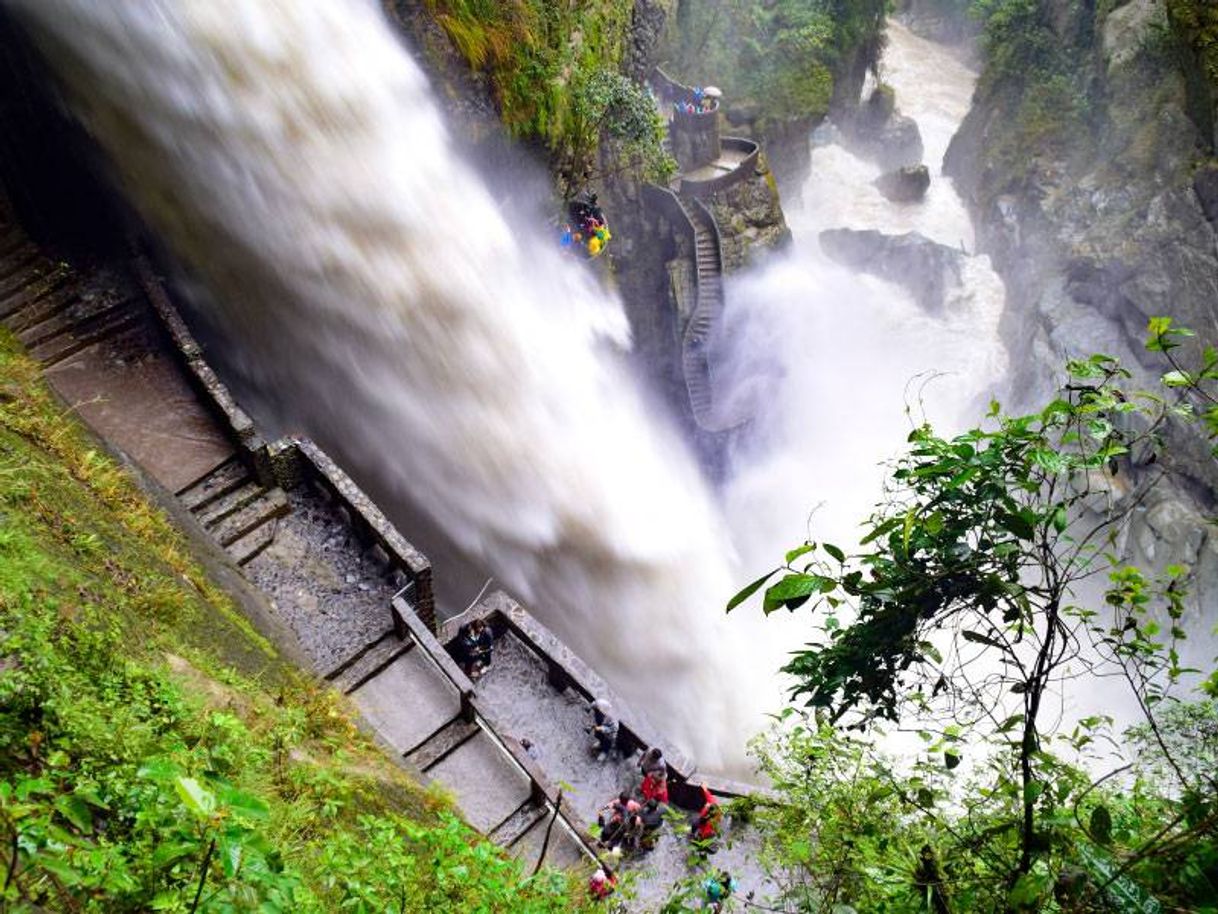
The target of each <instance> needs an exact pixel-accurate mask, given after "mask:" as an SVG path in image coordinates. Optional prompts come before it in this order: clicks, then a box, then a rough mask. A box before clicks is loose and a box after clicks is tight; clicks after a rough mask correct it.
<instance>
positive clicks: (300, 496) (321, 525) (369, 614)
mask: <svg viewBox="0 0 1218 914" xmlns="http://www.w3.org/2000/svg"><path fill="white" fill-rule="evenodd" d="M288 499H289V501H290V502H291V504H292V513H291V514H289V515H288V516H287V517H284V518H280V519H279V520H278V521H277V524H278V527H277V528H276V530H275V541H274V542H273V543H272V544H271V545H270V546H268V547H267V548H266V550H265V551H263V552H262V554H261V555H259V556H258V557H257V558H255V559H254V560H253V561H252V562H250V563H249V564H248V565H246V566H245V573H246V575H247V576H248V577H249V578H250V580H251V581H253V582H254V584H256V585H257V586H258V587H259V588H261V589H262V590H263V592H265V593H266V594H267V595H268V596H269V597H270V598H271V601H272V602H271V606H272V609H273V610H274V611H275V612H276V613H277V614H278V615H279V617H280V618H281V619H282V620H283V621H284V622H285V623H287V624H288V625H289V626H290V627H291V628H292V630H293V631H294V632H295V633H296V636H297V637H298V638H299V639H300V643H301V644H302V645H303V647H304V649H305V651H306V653H308V655H309V657H310V659H312V660H313V662H314V664H315V666H316V668H317V670H318V671H319V672H322V673H327V672H329V671H330V670H332V669H334V668H335V667H336V666H338V665H339V664H340V663H341V662H342V661H343V660H346V659H347V658H348V657H350V656H351V655H352V654H354V653H355V652H356V651H358V650H360V649H361V648H363V647H364V646H365V645H367V644H369V643H370V642H372V641H375V640H376V639H377V638H379V637H380V636H381V635H383V634H384V633H385V632H387V631H388V630H389V629H390V628H391V627H392V621H391V619H390V615H389V601H390V599H391V598H392V597H393V585H392V584H391V583H390V582H389V581H388V580H387V579H386V577H385V574H384V571H383V570H382V568H381V566H380V565H379V564H378V563H377V562H376V561H374V560H373V559H371V558H369V557H367V556H366V554H365V549H364V547H363V546H362V544H361V543H360V542H359V540H358V539H357V538H356V537H355V534H354V533H353V532H352V531H351V529H350V528H349V527H348V526H347V525H346V524H345V523H344V522H343V519H342V518H341V517H340V516H339V513H338V511H337V509H336V508H335V506H334V505H332V504H331V503H330V502H328V501H327V500H326V499H325V498H323V497H322V496H321V495H319V494H318V493H317V492H316V490H314V489H313V488H312V487H310V486H302V487H300V488H297V489H294V490H293V491H291V492H289V493H288Z"/></svg>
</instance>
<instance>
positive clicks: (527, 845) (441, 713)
mask: <svg viewBox="0 0 1218 914" xmlns="http://www.w3.org/2000/svg"><path fill="white" fill-rule="evenodd" d="M416 637H417V635H411V634H408V635H406V636H405V637H401V636H399V634H398V633H397V632H395V631H394V630H389V631H386V632H385V633H384V634H383V635H381V637H380V638H378V639H377V640H375V641H373V642H372V643H370V644H368V645H366V646H365V647H363V648H362V649H360V650H359V651H357V652H356V653H354V654H353V655H352V656H350V657H349V658H347V659H346V660H345V661H343V662H342V663H341V664H339V665H338V666H337V667H335V668H334V669H333V670H331V671H330V672H329V673H327V674H326V676H325V678H326V679H327V680H328V681H329V682H330V683H331V684H333V686H334V687H335V688H337V689H339V690H340V691H342V692H343V693H345V694H347V695H350V696H351V698H352V700H353V701H354V702H355V705H356V707H358V708H359V709H360V712H361V713H362V714H363V715H364V717H365V718H366V719H367V720H368V721H369V723H371V724H372V726H373V727H375V728H376V730H377V734H378V736H379V738H380V739H381V740H382V741H383V742H384V743H385V744H386V745H387V746H388V748H389V749H391V750H392V751H393V752H395V753H397V754H398V755H400V756H401V757H402V758H404V759H405V760H406V761H408V762H410V763H411V764H412V765H413V766H414V767H416V768H417V769H418V770H419V771H421V772H423V773H424V774H425V775H426V776H427V777H428V778H430V779H432V780H435V781H438V782H439V783H441V784H443V785H444V786H445V787H446V788H448V789H449V790H451V791H452V792H453V793H454V795H455V796H456V799H457V802H458V803H459V804H460V806H461V809H462V812H463V813H464V814H465V818H466V820H467V821H468V822H469V823H470V824H471V825H473V826H474V827H475V828H477V829H478V830H479V831H481V832H482V833H483V834H484V835H486V836H487V837H488V838H489V839H490V840H491V841H493V842H495V843H496V844H498V845H499V846H500V847H503V848H504V849H505V850H507V851H508V853H510V854H512V855H513V856H515V857H517V858H519V859H520V860H521V861H522V862H524V863H525V864H526V865H529V864H531V863H533V862H534V861H536V859H537V857H538V856H539V854H540V852H541V846H542V844H543V843H544V841H545V832H546V830H547V826H548V819H549V817H550V814H551V812H552V810H551V808H550V807H549V806H548V805H547V804H546V802H545V799H544V797H539V796H538V795H537V791H536V790H535V789H534V788H533V786H532V784H531V783H530V781H529V779H528V777H527V776H526V775H525V773H524V772H522V771H521V770H519V768H517V767H516V766H515V765H513V764H512V762H511V761H510V759H509V758H508V756H507V755H506V754H505V753H504V752H503V750H502V749H501V748H500V747H499V745H497V742H496V741H497V739H498V737H497V736H496V735H495V734H494V733H493V731H492V730H490V729H488V728H487V726H486V724H485V722H484V721H483V720H482V719H481V718H479V717H478V716H477V715H476V714H474V713H471V710H470V707H469V705H468V703H467V701H466V698H465V697H464V696H463V695H462V694H461V693H460V692H459V691H458V689H457V688H456V686H455V685H454V683H453V678H452V676H451V675H450V674H449V673H445V671H444V669H443V667H442V666H439V665H437V663H436V662H435V659H434V657H435V655H436V651H437V650H438V651H442V650H443V649H442V648H440V647H439V645H438V643H434V642H433V643H431V650H430V651H428V650H425V649H424V648H423V647H422V646H421V645H420V644H419V642H418V641H417V640H416ZM448 662H451V661H448ZM553 837H554V840H553V841H552V843H551V845H550V847H549V848H548V852H547V856H546V859H547V861H548V862H549V863H550V864H551V865H554V866H569V865H572V864H574V863H577V862H579V861H580V859H581V858H582V853H581V851H580V848H579V846H578V845H577V844H575V843H574V842H573V841H572V840H571V839H570V837H569V836H567V835H565V834H561V830H560V833H559V834H555V835H554V836H553Z"/></svg>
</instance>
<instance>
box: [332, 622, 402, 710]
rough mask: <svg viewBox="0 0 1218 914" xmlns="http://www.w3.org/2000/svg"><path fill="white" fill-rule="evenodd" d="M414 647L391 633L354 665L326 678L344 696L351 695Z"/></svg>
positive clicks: (349, 665) (360, 656)
mask: <svg viewBox="0 0 1218 914" xmlns="http://www.w3.org/2000/svg"><path fill="white" fill-rule="evenodd" d="M413 647H414V642H413V641H402V640H401V639H400V638H398V636H397V635H395V634H394V633H393V632H390V633H389V634H388V635H387V636H386V637H383V638H381V639H380V640H379V641H377V642H376V643H375V644H373V646H372V648H371V649H370V650H368V651H365V652H363V653H362V654H361V655H359V656H358V657H357V659H356V660H355V662H354V663H350V664H348V665H346V667H345V669H341V671H340V672H338V673H336V674H331V675H330V676H327V677H326V678H327V679H329V680H330V681H331V682H333V683H334V687H335V688H336V689H338V690H339V691H340V692H342V693H343V694H344V695H350V694H351V693H352V692H354V691H355V690H356V689H358V688H359V687H360V686H362V685H363V684H364V683H365V682H367V681H368V680H369V679H371V678H372V677H374V676H376V675H377V674H379V673H380V672H381V670H383V669H385V667H387V666H389V664H391V663H393V662H394V661H395V660H397V659H398V658H399V657H401V656H402V655H403V654H405V653H406V652H407V651H408V650H410V649H411V648H413Z"/></svg>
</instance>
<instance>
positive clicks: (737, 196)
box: [706, 144, 806, 273]
mask: <svg viewBox="0 0 1218 914" xmlns="http://www.w3.org/2000/svg"><path fill="white" fill-rule="evenodd" d="M805 145H806V144H805ZM706 202H707V204H708V205H709V207H710V210H711V212H712V213H713V214H714V217H715V222H716V223H718V226H719V235H720V238H721V240H722V250H721V254H722V257H723V270H724V272H725V273H734V272H736V271H737V270H741V269H744V268H746V267H750V266H756V265H757V264H758V263H759V262H761V261H762V260H764V258H765V257H766V256H768V255H769V254H770V253H772V252H773V251H776V250H781V249H782V248H784V247H785V246H786V245H787V244H788V243H789V241H790V238H791V231H790V229H789V228H787V222H786V218H785V217H784V216H783V212H782V204H781V202H780V200H779V196H778V190H777V187H776V186H775V182H774V178H773V176H772V175H771V174H770V172H769V168H768V165H767V157H766V156H765V155H764V154H763V155H762V156H761V158H760V159H759V160H758V163H757V169H756V171H755V172H754V174H752V175H750V176H749V178H748V179H747V180H745V181H741V182H740V183H739V184H734V185H732V186H731V187H729V188H727V189H726V190H723V191H719V192H718V193H716V194H714V195H713V196H712V197H711V198H710V199H709V200H707V201H706Z"/></svg>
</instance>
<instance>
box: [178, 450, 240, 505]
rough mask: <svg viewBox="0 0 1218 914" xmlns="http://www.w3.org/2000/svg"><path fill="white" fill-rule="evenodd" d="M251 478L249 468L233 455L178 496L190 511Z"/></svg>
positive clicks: (179, 492)
mask: <svg viewBox="0 0 1218 914" xmlns="http://www.w3.org/2000/svg"><path fill="white" fill-rule="evenodd" d="M249 478H250V473H249V470H247V469H246V467H245V464H244V463H242V462H241V461H240V460H239V459H238V458H236V457H231V458H229V459H228V460H227V461H225V462H224V463H222V464H220V465H219V466H218V467H216V468H215V469H214V470H212V471H211V472H209V473H207V475H205V476H204V477H203V478H202V479H196V480H195V481H194V482H192V483H191V484H190V485H188V486H186V488H184V489H179V490H178V492H177V496H178V498H179V499H181V502H182V504H183V505H185V506H186V509H187V510H189V511H197V510H198V509H199V508H202V507H203V506H204V505H206V504H208V503H209V502H211V501H213V500H215V499H217V498H219V497H220V496H221V495H224V494H226V493H228V492H231V491H232V490H233V489H236V488H238V487H239V486H241V485H242V484H244V483H245V481H246V480H247V479H249Z"/></svg>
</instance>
